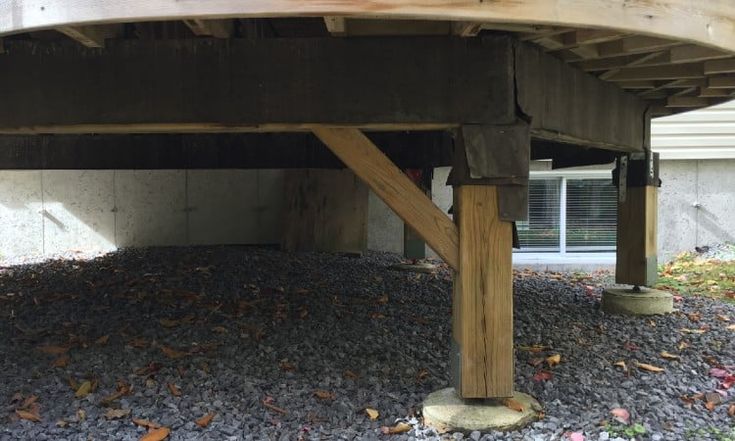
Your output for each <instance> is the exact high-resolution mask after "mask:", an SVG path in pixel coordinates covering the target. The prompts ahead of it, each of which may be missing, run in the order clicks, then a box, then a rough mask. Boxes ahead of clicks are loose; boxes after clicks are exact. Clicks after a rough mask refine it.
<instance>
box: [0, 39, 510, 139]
mask: <svg viewBox="0 0 735 441" xmlns="http://www.w3.org/2000/svg"><path fill="white" fill-rule="evenodd" d="M388 48H389V49H388ZM254 60H257V62H254ZM134 66H146V69H136V68H134ZM283 66H289V68H288V69H284V68H283ZM460 66H462V67H461V68H460ZM512 68H513V63H512V40H511V39H510V38H508V37H498V38H489V39H482V41H469V40H468V39H458V38H436V37H416V38H383V39H368V38H365V39H362V38H355V39H352V38H349V39H347V38H332V37H326V38H296V39H286V38H283V39H282V38H278V39H247V40H246V39H230V40H221V39H188V40H111V41H110V42H108V47H107V48H106V49H105V50H104V51H99V50H91V49H87V48H83V47H78V46H77V45H70V44H54V43H44V42H28V41H14V42H13V51H12V53H11V54H8V55H7V56H3V57H0V96H2V97H3V103H4V105H3V106H0V133H13V132H15V133H33V132H41V133H43V132H45V133H52V132H61V131H67V133H68V132H73V131H76V132H77V133H82V131H84V130H89V131H97V130H101V131H102V132H107V133H110V132H114V131H122V132H125V131H128V132H143V131H145V132H149V131H166V130H168V131H174V132H180V131H198V130H203V131H238V130H251V131H264V130H280V129H281V128H286V129H287V130H308V129H309V125H310V124H312V125H313V124H317V125H319V124H325V125H335V126H336V125H349V126H360V127H370V126H373V127H381V126H382V127H386V128H387V127H390V126H392V127H398V126H403V128H406V129H408V128H410V126H412V125H415V126H416V127H420V126H422V125H425V127H428V126H432V125H433V126H434V127H439V126H442V127H451V126H454V125H457V124H460V123H473V122H475V123H482V122H483V121H487V122H492V123H501V122H502V121H505V122H506V123H511V122H513V121H514V120H515V118H516V116H515V97H514V90H513V75H512V73H513V72H512ZM29 90H33V91H34V93H28V91H29ZM70 103H74V105H73V106H70V105H69V104H70ZM110 103H114V106H113V105H110ZM213 103H216V105H213ZM487 103H493V105H492V106H488V105H487Z"/></svg>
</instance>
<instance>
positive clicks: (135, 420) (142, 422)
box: [133, 418, 161, 429]
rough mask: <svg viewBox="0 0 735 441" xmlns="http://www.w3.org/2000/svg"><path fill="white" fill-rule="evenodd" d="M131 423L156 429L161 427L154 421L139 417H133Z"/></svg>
mask: <svg viewBox="0 0 735 441" xmlns="http://www.w3.org/2000/svg"><path fill="white" fill-rule="evenodd" d="M133 424H135V425H136V426H140V427H143V428H146V429H158V428H160V427H161V425H160V424H158V423H154V422H153V421H150V420H144V419H141V418H133Z"/></svg>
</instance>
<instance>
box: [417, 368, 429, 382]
mask: <svg viewBox="0 0 735 441" xmlns="http://www.w3.org/2000/svg"><path fill="white" fill-rule="evenodd" d="M427 378H429V371H428V370H426V369H419V371H418V372H417V373H416V382H417V383H421V382H422V381H424V380H426V379H427Z"/></svg>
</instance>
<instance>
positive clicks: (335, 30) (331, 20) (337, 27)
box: [324, 17, 347, 36]
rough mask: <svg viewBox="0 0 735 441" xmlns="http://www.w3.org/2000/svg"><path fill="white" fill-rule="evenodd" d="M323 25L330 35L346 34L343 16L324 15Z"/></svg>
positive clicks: (345, 21) (345, 22) (345, 23)
mask: <svg viewBox="0 0 735 441" xmlns="http://www.w3.org/2000/svg"><path fill="white" fill-rule="evenodd" d="M324 25H325V26H326V27H327V31H329V33H330V34H332V35H337V36H342V35H346V34H347V20H346V19H345V18H344V17H324Z"/></svg>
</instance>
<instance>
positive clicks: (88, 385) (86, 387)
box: [74, 381, 92, 398]
mask: <svg viewBox="0 0 735 441" xmlns="http://www.w3.org/2000/svg"><path fill="white" fill-rule="evenodd" d="M90 392H92V382H91V381H85V382H84V383H82V384H81V385H79V388H77V391H76V392H75V393H74V396H75V397H77V398H84V397H86V396H87V395H89V393H90Z"/></svg>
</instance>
